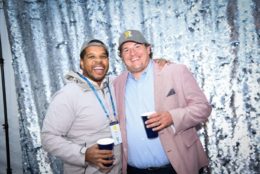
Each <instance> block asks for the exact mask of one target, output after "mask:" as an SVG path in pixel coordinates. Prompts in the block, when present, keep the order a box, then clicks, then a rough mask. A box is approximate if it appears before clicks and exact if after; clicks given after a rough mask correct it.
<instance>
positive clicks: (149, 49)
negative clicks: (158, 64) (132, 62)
mask: <svg viewBox="0 0 260 174" xmlns="http://www.w3.org/2000/svg"><path fill="white" fill-rule="evenodd" d="M146 50H147V52H148V54H150V53H151V45H149V46H147V47H146Z"/></svg>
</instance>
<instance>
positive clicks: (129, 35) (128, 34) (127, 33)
mask: <svg viewBox="0 0 260 174" xmlns="http://www.w3.org/2000/svg"><path fill="white" fill-rule="evenodd" d="M124 35H125V39H127V38H129V37H132V32H131V31H126V32H125V33H124Z"/></svg>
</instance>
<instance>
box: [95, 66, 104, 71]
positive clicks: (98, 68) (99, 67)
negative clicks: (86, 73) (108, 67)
mask: <svg viewBox="0 0 260 174" xmlns="http://www.w3.org/2000/svg"><path fill="white" fill-rule="evenodd" d="M103 69H104V68H103V67H101V66H98V67H94V70H103Z"/></svg>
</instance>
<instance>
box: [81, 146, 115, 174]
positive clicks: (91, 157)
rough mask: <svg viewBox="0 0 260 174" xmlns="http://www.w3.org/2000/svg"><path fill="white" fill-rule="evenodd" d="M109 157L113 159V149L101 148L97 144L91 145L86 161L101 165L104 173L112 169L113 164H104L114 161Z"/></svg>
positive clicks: (86, 154)
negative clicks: (109, 165)
mask: <svg viewBox="0 0 260 174" xmlns="http://www.w3.org/2000/svg"><path fill="white" fill-rule="evenodd" d="M108 158H109V159H113V151H112V150H99V148H98V145H97V144H95V145H93V146H91V147H89V148H88V149H87V151H86V153H85V161H87V162H88V163H91V164H93V165H95V166H97V167H99V168H100V170H101V171H102V172H103V173H108V172H109V171H110V170H111V169H112V166H111V167H106V166H104V164H111V163H113V160H109V159H108Z"/></svg>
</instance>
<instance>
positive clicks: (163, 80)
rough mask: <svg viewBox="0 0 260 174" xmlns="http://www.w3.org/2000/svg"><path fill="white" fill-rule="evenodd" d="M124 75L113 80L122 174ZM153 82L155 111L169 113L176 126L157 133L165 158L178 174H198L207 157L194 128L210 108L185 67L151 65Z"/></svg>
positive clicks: (124, 168) (206, 162) (124, 130)
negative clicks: (118, 125)
mask: <svg viewBox="0 0 260 174" xmlns="http://www.w3.org/2000/svg"><path fill="white" fill-rule="evenodd" d="M127 75H128V72H124V73H122V74H121V75H120V76H119V77H117V78H116V80H115V81H114V86H115V91H116V92H115V93H116V101H117V108H118V115H119V122H120V128H121V133H122V140H123V146H122V148H123V149H122V151H123V174H126V168H127V141H126V140H127V137H126V131H127V130H126V122H125V98H124V96H125V87H126V86H125V85H126V80H127ZM154 82H155V83H154V93H155V110H156V112H162V111H169V112H170V114H171V116H172V119H173V122H174V127H175V131H174V130H173V128H172V127H168V128H165V129H163V130H161V131H160V132H159V138H160V141H161V143H162V146H163V148H164V150H165V152H166V154H167V156H168V159H169V160H170V162H171V164H172V166H173V167H174V169H175V170H176V172H177V173H178V174H193V173H194V174H197V173H198V170H199V169H200V168H201V167H204V166H207V165H208V158H207V155H206V153H205V152H204V149H203V146H202V144H201V142H200V140H199V137H198V135H197V131H196V128H195V127H196V126H198V125H199V124H200V123H202V122H205V121H207V118H208V117H209V115H210V113H211V106H210V105H209V103H208V101H207V99H206V97H205V95H204V94H203V92H202V91H201V89H200V88H199V86H198V84H197V82H196V80H195V79H194V77H193V75H192V74H191V72H190V71H189V70H188V69H187V68H186V66H185V65H180V64H174V63H172V64H169V65H165V66H164V67H163V69H162V70H160V69H159V67H158V66H157V65H156V64H154ZM144 97H145V96H144Z"/></svg>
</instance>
